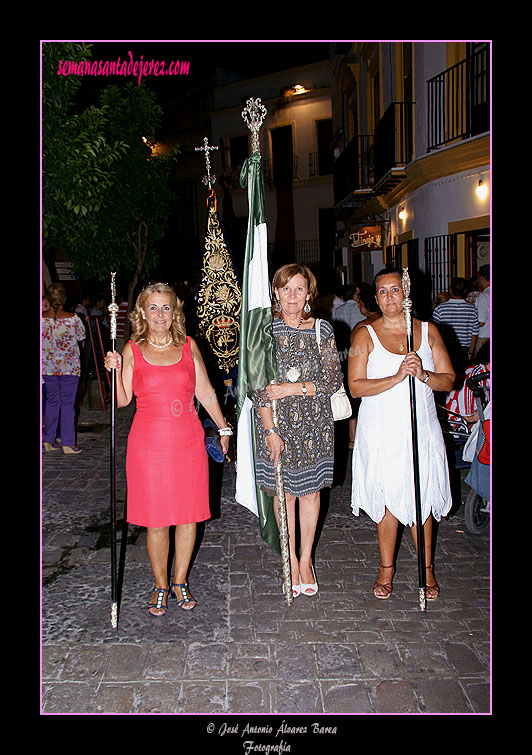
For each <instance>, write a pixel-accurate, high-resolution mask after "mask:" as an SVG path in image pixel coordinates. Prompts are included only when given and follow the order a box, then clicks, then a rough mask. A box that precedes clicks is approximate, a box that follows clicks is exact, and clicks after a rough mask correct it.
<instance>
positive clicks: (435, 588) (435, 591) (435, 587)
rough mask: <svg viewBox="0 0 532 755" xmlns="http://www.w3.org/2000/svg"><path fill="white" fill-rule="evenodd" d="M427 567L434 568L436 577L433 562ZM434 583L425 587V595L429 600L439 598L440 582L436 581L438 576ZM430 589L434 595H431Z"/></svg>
mask: <svg viewBox="0 0 532 755" xmlns="http://www.w3.org/2000/svg"><path fill="white" fill-rule="evenodd" d="M425 569H432V570H433V573H432V576H433V577H434V564H431V565H430V566H426V567H425ZM434 583H435V584H433V585H427V586H426V587H425V597H426V598H427V600H438V598H439V595H440V588H439V586H438V583H437V582H436V578H435V577H434ZM429 590H433V593H432V597H431V596H430V595H429Z"/></svg>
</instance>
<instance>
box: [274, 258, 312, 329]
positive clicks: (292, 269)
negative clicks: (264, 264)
mask: <svg viewBox="0 0 532 755" xmlns="http://www.w3.org/2000/svg"><path fill="white" fill-rule="evenodd" d="M298 274H299V275H302V276H303V278H304V279H305V280H306V281H307V283H308V293H309V298H308V303H309V305H310V307H311V310H310V312H303V318H304V319H305V320H307V319H308V318H309V317H310V316H311V314H312V307H313V305H314V299H315V298H316V297H317V295H318V284H317V282H316V278H315V277H314V273H313V272H312V270H310V269H309V268H308V267H307V266H306V265H300V264H299V263H297V262H291V263H289V264H288V265H283V267H280V268H279V270H277V272H276V273H275V275H274V276H273V281H272V289H274V288H284V286H286V284H287V283H288V281H291V280H292V278H293V277H294V275H298ZM272 312H273V316H274V317H281V315H282V313H281V312H278V311H276V308H275V307H273V309H272Z"/></svg>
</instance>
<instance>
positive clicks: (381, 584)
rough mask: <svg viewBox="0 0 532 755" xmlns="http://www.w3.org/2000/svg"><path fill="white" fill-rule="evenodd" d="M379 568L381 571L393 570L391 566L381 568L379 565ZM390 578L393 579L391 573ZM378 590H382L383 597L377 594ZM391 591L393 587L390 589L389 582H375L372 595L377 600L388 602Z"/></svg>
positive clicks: (390, 584)
mask: <svg viewBox="0 0 532 755" xmlns="http://www.w3.org/2000/svg"><path fill="white" fill-rule="evenodd" d="M380 567H381V569H393V568H394V566H393V564H392V565H391V566H383V565H382V564H381V565H380ZM392 578H393V573H392ZM378 588H381V589H382V590H384V593H385V594H384V595H379V594H378V593H377V589H378ZM392 590H393V587H392V583H391V581H390V582H375V583H374V585H373V595H375V597H376V598H378V599H379V600H388V598H389V597H390V595H391V594H392Z"/></svg>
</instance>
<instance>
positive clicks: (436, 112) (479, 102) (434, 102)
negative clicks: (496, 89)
mask: <svg viewBox="0 0 532 755" xmlns="http://www.w3.org/2000/svg"><path fill="white" fill-rule="evenodd" d="M427 87H428V92H427V105H428V135H427V151H430V150H431V149H436V148H437V147H441V146H443V145H444V144H449V142H453V141H456V140H458V139H468V138H470V137H472V136H477V135H478V134H482V133H484V132H486V131H489V128H490V123H489V117H490V114H489V111H490V97H489V87H490V81H489V59H488V47H482V48H481V49H479V50H477V51H476V52H474V53H473V54H472V55H470V56H469V57H467V58H465V60H462V61H460V62H459V63H456V65H454V66H451V67H450V68H447V69H446V70H445V71H442V72H441V73H439V74H438V75H437V76H434V77H433V78H432V79H429V80H428V82H427Z"/></svg>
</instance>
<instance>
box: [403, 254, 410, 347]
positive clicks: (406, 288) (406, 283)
mask: <svg viewBox="0 0 532 755" xmlns="http://www.w3.org/2000/svg"><path fill="white" fill-rule="evenodd" d="M401 283H402V286H403V294H404V299H403V310H404V314H405V321H406V334H407V336H409V335H411V333H412V300H411V299H410V276H409V274H408V268H407V267H403V277H402V280H401Z"/></svg>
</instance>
